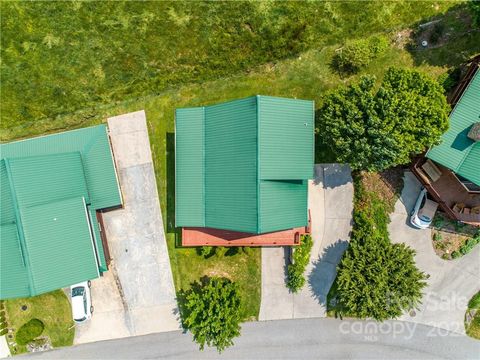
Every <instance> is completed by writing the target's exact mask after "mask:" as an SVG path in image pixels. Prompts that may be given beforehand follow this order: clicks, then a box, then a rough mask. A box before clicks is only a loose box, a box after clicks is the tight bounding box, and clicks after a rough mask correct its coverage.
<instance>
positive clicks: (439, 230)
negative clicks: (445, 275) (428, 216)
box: [432, 211, 480, 260]
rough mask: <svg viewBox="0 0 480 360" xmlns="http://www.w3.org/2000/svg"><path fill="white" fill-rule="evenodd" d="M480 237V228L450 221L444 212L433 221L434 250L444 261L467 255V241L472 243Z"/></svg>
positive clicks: (439, 213) (438, 214)
mask: <svg viewBox="0 0 480 360" xmlns="http://www.w3.org/2000/svg"><path fill="white" fill-rule="evenodd" d="M479 236H480V228H478V227H475V226H472V225H467V224H463V223H460V222H458V221H454V220H450V219H449V218H448V217H447V216H446V215H445V214H444V213H443V212H440V211H438V212H437V214H436V215H435V218H434V219H433V222H432V243H433V248H434V249H435V252H436V254H437V255H438V256H440V257H441V258H442V259H445V260H451V259H455V258H457V257H460V256H462V255H465V254H466V253H467V252H468V251H466V249H465V244H466V243H467V241H471V242H472V240H471V239H478V237H479ZM473 241H475V240H473ZM478 242H479V241H478V240H477V241H476V243H477V244H478ZM462 246H463V250H462ZM462 252H465V254H464V253H462Z"/></svg>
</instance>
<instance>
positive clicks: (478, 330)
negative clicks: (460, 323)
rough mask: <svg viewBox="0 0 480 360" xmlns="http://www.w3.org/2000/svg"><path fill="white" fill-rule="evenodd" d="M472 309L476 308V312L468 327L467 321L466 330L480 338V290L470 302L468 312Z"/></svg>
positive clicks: (469, 334) (468, 333)
mask: <svg viewBox="0 0 480 360" xmlns="http://www.w3.org/2000/svg"><path fill="white" fill-rule="evenodd" d="M471 310H476V313H475V316H474V317H473V319H472V321H471V323H470V325H468V327H467V324H466V323H465V327H466V332H467V335H468V336H471V337H473V338H475V339H478V340H480V291H479V292H477V293H476V294H475V295H474V296H473V297H472V299H471V300H470V301H469V302H468V309H467V313H468V312H470V311H471Z"/></svg>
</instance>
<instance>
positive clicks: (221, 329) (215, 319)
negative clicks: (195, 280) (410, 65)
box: [183, 278, 241, 352]
mask: <svg viewBox="0 0 480 360" xmlns="http://www.w3.org/2000/svg"><path fill="white" fill-rule="evenodd" d="M185 300H186V301H185V304H184V308H183V315H184V318H183V324H184V326H185V327H186V328H187V329H188V330H190V331H191V332H192V334H193V338H194V340H195V341H196V342H197V343H199V344H200V350H203V348H204V346H205V344H207V345H208V346H215V347H216V348H217V350H218V351H219V352H221V351H223V350H224V349H225V348H226V347H228V346H231V345H233V341H232V339H233V338H234V337H236V336H239V335H240V303H241V301H240V295H239V291H238V286H237V284H235V283H233V282H231V281H230V280H228V279H224V278H209V279H204V281H203V283H202V284H195V286H193V288H192V290H191V291H189V292H188V293H187V294H186V296H185Z"/></svg>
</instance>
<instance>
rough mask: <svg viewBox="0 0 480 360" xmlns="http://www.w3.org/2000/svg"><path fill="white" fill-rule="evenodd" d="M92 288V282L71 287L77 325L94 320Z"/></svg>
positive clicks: (73, 311)
mask: <svg viewBox="0 0 480 360" xmlns="http://www.w3.org/2000/svg"><path fill="white" fill-rule="evenodd" d="M90 286H91V282H90V280H89V281H84V282H82V283H79V284H76V285H72V286H71V287H70V293H71V296H72V315H73V321H75V322H76V323H77V324H81V323H84V322H85V321H87V320H90V319H91V318H92V313H93V306H92V297H91V294H90Z"/></svg>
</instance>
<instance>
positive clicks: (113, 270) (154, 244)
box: [75, 111, 180, 344]
mask: <svg viewBox="0 0 480 360" xmlns="http://www.w3.org/2000/svg"><path fill="white" fill-rule="evenodd" d="M108 126H109V131H110V137H111V141H112V147H113V152H114V156H115V163H116V166H117V172H118V176H119V182H120V186H121V188H122V195H123V200H124V208H123V209H120V210H114V211H109V212H106V213H104V214H103V221H104V225H105V232H106V235H107V240H108V245H109V249H110V254H111V256H112V259H113V261H112V263H111V264H110V271H108V272H107V273H105V276H104V277H102V278H101V279H97V280H94V281H92V303H93V305H94V307H95V311H94V316H93V317H92V320H91V321H90V323H89V324H85V325H84V326H82V327H80V326H79V327H78V329H77V332H76V336H75V343H77V344H78V343H83V342H89V341H98V340H104V339H112V338H117V337H124V336H134V335H143V334H149V333H155V332H163V331H171V330H177V329H179V328H180V324H179V319H178V315H177V313H178V311H177V303H176V299H175V288H174V285H173V277H172V272H171V268H170V260H169V257H168V250H167V244H166V241H165V233H164V229H163V221H162V214H161V211H160V202H159V198H158V193H157V185H156V180H155V173H154V169H153V162H152V155H151V152H150V142H149V138H148V131H147V125H146V118H145V113H144V112H143V111H139V112H135V113H130V114H126V115H122V116H117V117H114V118H110V119H108Z"/></svg>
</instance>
